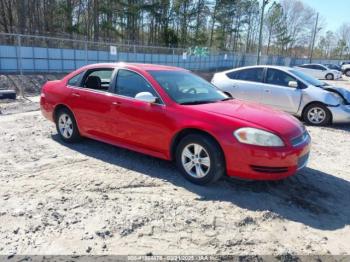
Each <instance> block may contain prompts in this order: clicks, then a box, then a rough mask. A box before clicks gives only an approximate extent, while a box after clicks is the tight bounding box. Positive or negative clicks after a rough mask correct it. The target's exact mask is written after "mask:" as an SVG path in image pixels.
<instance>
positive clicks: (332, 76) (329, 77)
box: [326, 74, 334, 80]
mask: <svg viewBox="0 0 350 262" xmlns="http://www.w3.org/2000/svg"><path fill="white" fill-rule="evenodd" d="M326 79H327V80H334V75H333V74H327V75H326Z"/></svg>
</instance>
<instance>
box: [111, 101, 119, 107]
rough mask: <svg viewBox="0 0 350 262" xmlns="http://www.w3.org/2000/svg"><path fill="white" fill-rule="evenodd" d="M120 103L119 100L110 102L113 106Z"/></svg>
mask: <svg viewBox="0 0 350 262" xmlns="http://www.w3.org/2000/svg"><path fill="white" fill-rule="evenodd" d="M120 104H121V102H119V101H114V102H112V105H113V106H120Z"/></svg>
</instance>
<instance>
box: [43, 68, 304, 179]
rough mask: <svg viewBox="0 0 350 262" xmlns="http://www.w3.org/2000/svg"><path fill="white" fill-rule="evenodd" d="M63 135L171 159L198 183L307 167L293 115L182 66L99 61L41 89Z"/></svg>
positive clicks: (270, 175) (283, 174) (265, 176)
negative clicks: (227, 90)
mask: <svg viewBox="0 0 350 262" xmlns="http://www.w3.org/2000/svg"><path fill="white" fill-rule="evenodd" d="M41 110H42V113H43V115H44V116H45V117H46V118H48V119H49V120H51V121H53V122H55V124H56V127H57V131H58V133H59V135H60V137H61V138H62V140H63V141H65V142H76V141H78V140H79V139H80V138H81V137H89V138H92V139H96V140H100V141H103V142H106V143H110V144H113V145H116V146H120V147H124V148H128V149H131V150H135V151H138V152H141V153H144V154H148V155H152V156H154V157H159V158H162V159H167V160H175V161H176V163H177V166H178V168H179V169H180V171H181V173H182V174H183V175H184V176H185V177H186V178H187V179H188V180H190V181H192V182H194V183H197V184H207V183H210V182H213V181H216V180H218V179H219V178H220V177H222V176H223V175H225V174H227V175H228V176H236V177H241V178H248V179H257V180H275V179H281V178H285V177H287V176H291V175H293V174H295V173H296V172H297V171H298V170H300V169H302V168H303V167H305V166H306V163H307V160H308V155H309V149H310V137H309V134H308V133H307V131H306V130H305V128H304V127H303V125H302V124H301V123H300V122H299V121H298V120H297V119H296V118H294V117H292V116H289V115H287V114H285V113H283V112H280V111H276V110H273V109H270V108H268V107H264V106H261V105H258V104H252V103H247V102H243V101H240V100H236V99H232V98H230V97H229V96H227V95H226V94H224V93H223V92H221V91H219V90H218V89H217V88H215V87H214V86H213V85H211V84H210V83H208V82H207V81H205V80H203V79H202V78H200V77H198V76H196V75H194V74H192V73H191V72H189V71H187V70H185V69H182V68H175V67H169V66H161V65H147V64H127V63H116V64H95V65H89V66H85V67H83V68H80V69H78V70H76V71H74V72H72V73H70V74H69V75H67V76H66V77H64V78H63V79H62V80H59V81H49V82H47V83H46V84H45V85H44V86H43V88H42V93H41Z"/></svg>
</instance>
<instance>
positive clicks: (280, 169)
mask: <svg viewBox="0 0 350 262" xmlns="http://www.w3.org/2000/svg"><path fill="white" fill-rule="evenodd" d="M250 167H251V168H252V169H253V170H254V171H255V172H259V173H274V174H276V173H285V172H287V171H288V167H269V166H250Z"/></svg>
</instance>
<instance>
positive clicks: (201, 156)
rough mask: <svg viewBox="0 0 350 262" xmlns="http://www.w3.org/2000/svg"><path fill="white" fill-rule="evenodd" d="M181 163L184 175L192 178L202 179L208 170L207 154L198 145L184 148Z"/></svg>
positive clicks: (208, 158)
mask: <svg viewBox="0 0 350 262" xmlns="http://www.w3.org/2000/svg"><path fill="white" fill-rule="evenodd" d="M181 162H182V166H183V168H184V169H185V171H186V173H187V174H189V175H190V176H192V177H194V178H203V177H205V176H206V175H207V174H208V172H209V170H210V157H209V154H208V152H207V151H206V150H205V148H204V147H202V146H201V145H199V144H195V143H192V144H188V145H187V146H186V147H184V149H183V151H182V154H181Z"/></svg>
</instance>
